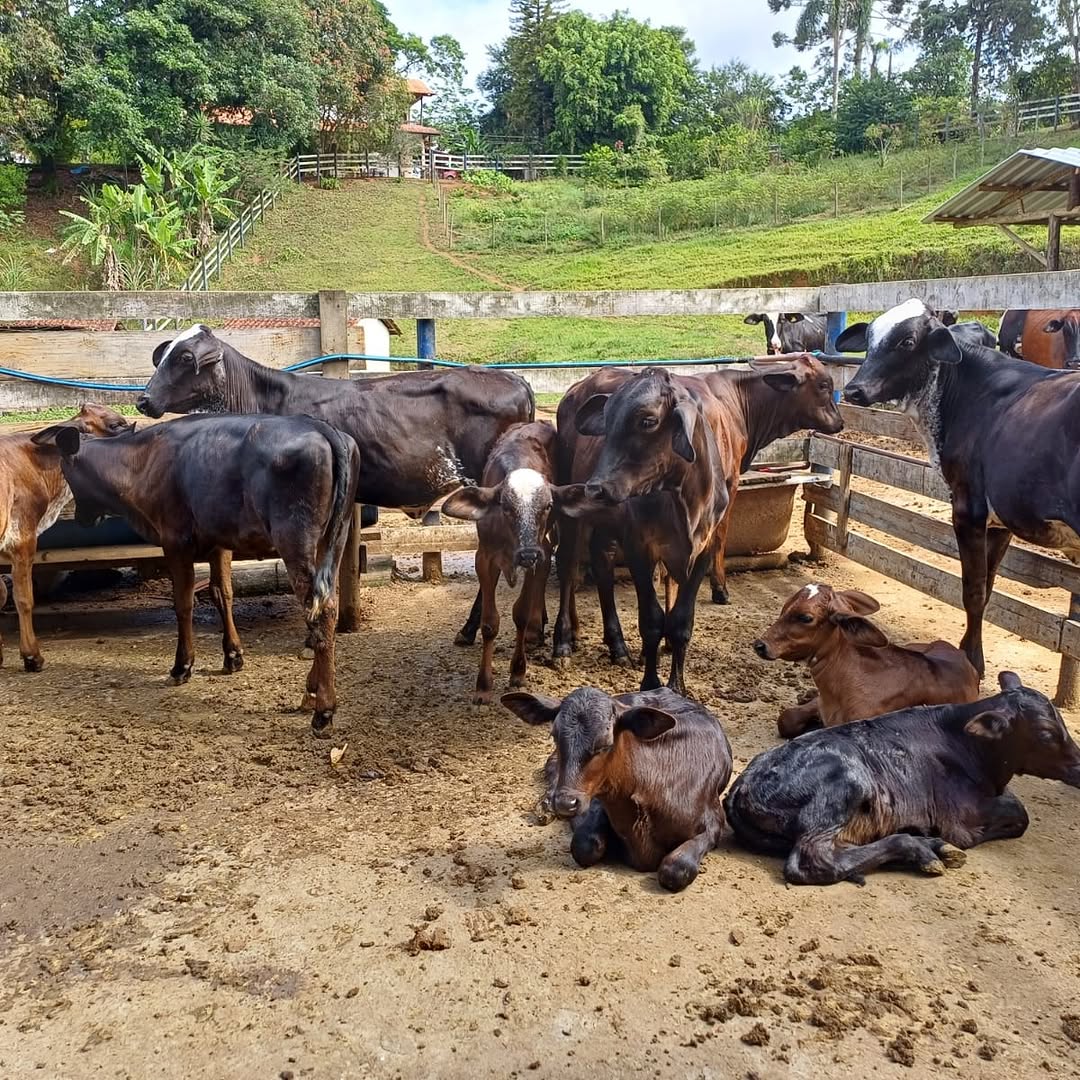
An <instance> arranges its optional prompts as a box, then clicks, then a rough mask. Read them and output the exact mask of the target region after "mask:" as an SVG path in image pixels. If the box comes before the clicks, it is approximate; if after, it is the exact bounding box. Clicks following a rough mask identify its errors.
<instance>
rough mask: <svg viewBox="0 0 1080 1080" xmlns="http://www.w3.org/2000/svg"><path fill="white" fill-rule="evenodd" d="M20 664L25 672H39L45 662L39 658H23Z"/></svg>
mask: <svg viewBox="0 0 1080 1080" xmlns="http://www.w3.org/2000/svg"><path fill="white" fill-rule="evenodd" d="M22 662H23V667H24V668H26V670H27V671H40V670H41V669H42V668H43V667H44V666H45V661H44V659H43V658H42V657H40V656H24V657H23V658H22Z"/></svg>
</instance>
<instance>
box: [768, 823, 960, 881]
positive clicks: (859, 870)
mask: <svg viewBox="0 0 1080 1080" xmlns="http://www.w3.org/2000/svg"><path fill="white" fill-rule="evenodd" d="M838 831H839V830H834V831H830V832H818V833H807V834H804V835H803V836H800V837H799V839H798V840H797V841H796V842H795V846H794V847H793V848H792V849H791V853H790V854H789V855H788V858H787V862H786V863H785V864H784V878H785V880H787V881H789V882H791V884H792V885H834V884H836V882H838V881H853V882H855V883H856V884H857V885H862V884H863V883H864V881H865V878H864V877H863V875H864V874H866V873H867V872H868V871H870V870H876V869H877V868H878V867H879V866H884V865H885V864H887V863H892V864H895V865H898V866H907V867H910V868H911V869H913V870H919V871H920V872H922V873H924V874H931V875H937V874H943V873H944V872H945V868H946V867H947V866H961V865H963V862H964V858H965V856H964V853H963V852H962V851H960V850H958V849H957V848H954V847H952V846H951V845H949V844H947V843H946V842H945V841H943V840H936V839H929V838H927V837H924V836H912V835H911V834H910V833H893V834H892V835H891V836H885V837H882V838H881V839H880V840H873V841H871V842H870V843H868V844H847V843H845V842H843V841H842V840H841V839H840V838H839V836H838V835H837V832H838Z"/></svg>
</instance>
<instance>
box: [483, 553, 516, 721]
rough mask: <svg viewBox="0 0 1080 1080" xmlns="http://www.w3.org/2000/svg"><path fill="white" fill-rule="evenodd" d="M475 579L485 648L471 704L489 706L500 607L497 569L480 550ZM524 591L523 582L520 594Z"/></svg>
mask: <svg viewBox="0 0 1080 1080" xmlns="http://www.w3.org/2000/svg"><path fill="white" fill-rule="evenodd" d="M476 576H477V578H479V579H480V595H481V596H482V597H483V610H482V612H481V616H480V634H481V636H482V637H483V640H484V648H483V651H482V652H481V653H480V669H479V671H477V673H476V692H475V693H474V694H473V704H474V705H488V704H490V702H491V692H492V690H493V689H494V687H495V672H494V664H493V661H494V657H495V639H496V638H497V637H498V636H499V608H498V605H497V604H496V602H495V599H496V598H495V589H496V586H497V585H498V584H499V568H498V567H497V566H496V565H495V561H494V559H492V558H491V557H490V555H489V554H488V553H487V552H486V551H483V550H480V551H478V552H477V553H476ZM524 590H525V585H524V583H523V584H522V591H523V592H524Z"/></svg>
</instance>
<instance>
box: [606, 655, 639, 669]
mask: <svg viewBox="0 0 1080 1080" xmlns="http://www.w3.org/2000/svg"><path fill="white" fill-rule="evenodd" d="M611 662H612V663H613V664H614V665H615V667H621V668H632V667H633V666H634V661H633V660H631V659H630V654H629V653H628V652H621V653H612V654H611Z"/></svg>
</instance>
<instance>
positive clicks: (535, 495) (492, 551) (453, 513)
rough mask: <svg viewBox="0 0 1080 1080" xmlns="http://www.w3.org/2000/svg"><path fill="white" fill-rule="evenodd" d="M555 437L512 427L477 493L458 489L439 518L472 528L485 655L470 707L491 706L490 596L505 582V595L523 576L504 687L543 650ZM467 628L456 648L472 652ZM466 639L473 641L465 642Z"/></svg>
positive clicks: (516, 681) (545, 429) (495, 629)
mask: <svg viewBox="0 0 1080 1080" xmlns="http://www.w3.org/2000/svg"><path fill="white" fill-rule="evenodd" d="M554 455H555V429H554V428H553V427H552V426H551V424H549V423H547V422H545V421H537V422H536V423H532V424H517V425H515V426H514V427H512V428H510V430H509V431H507V432H506V433H505V434H504V435H503V436H502V437H501V438H500V439H499V441H498V442H497V443H496V444H495V447H494V449H493V450H492V451H491V457H490V458H489V459H488V462H487V465H486V466H485V467H484V475H483V480H482V483H481V485H480V486H479V487H467V488H462V489H461V490H460V491H456V492H454V494H453V495H451V496H450V497H449V498H448V499H447V500H446V502H445V503H443V508H442V509H443V513H444V514H447V515H449V516H450V517H456V518H464V519H465V520H466V521H475V522H476V532H477V537H478V541H479V544H478V547H477V550H476V576H477V578H478V579H479V581H480V605H481V610H480V629H481V631H482V634H483V640H484V648H483V653H482V654H481V657H480V670H479V672H478V673H477V676H476V692H475V694H474V696H473V703H474V704H477V705H486V704H488V703H489V702H490V701H491V693H492V689H493V687H494V684H495V676H494V672H493V669H492V660H493V656H494V653H495V639H496V637H497V636H498V633H499V609H498V606H497V605H496V597H495V590H496V587H497V585H498V582H499V575H500V574H504V575H505V576H506V580H507V581H508V582H509V583H510V586H511V587H514V586H516V585H517V574H518V570H523V571H524V580H523V581H522V584H521V592H520V594H519V596H518V599H517V602H516V603H515V604H514V624H515V626H516V628H517V639H516V642H515V645H514V657H513V660H512V661H511V664H510V685H511V686H522V685H524V682H525V671H526V661H525V648H526V646H527V645H538V644H541V643H542V642H543V636H544V624H545V623H546V622H547V613H546V608H545V603H544V590H545V588H546V586H547V578H548V571H549V569H550V566H551V550H552V536H551V531H552V528H553V527H554V524H555V522H554V514H553V509H554V507H555V506H556V505H557V504H558V502H559V500H560V498H561V496H562V489H561V488H556V487H554V486H553V484H552V481H553V479H554V476H555V462H554ZM470 622H471V616H470V621H468V622H466V624H465V626H464V627H462V629H461V632H460V633H459V634H458V643H459V644H470V645H471V644H472V641H473V639H474V637H475V633H476V631H475V630H474V629H472V628H471V626H470ZM470 631H471V634H470Z"/></svg>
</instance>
